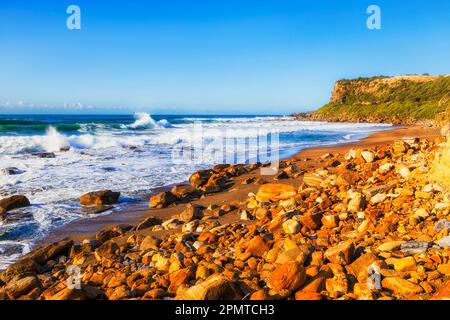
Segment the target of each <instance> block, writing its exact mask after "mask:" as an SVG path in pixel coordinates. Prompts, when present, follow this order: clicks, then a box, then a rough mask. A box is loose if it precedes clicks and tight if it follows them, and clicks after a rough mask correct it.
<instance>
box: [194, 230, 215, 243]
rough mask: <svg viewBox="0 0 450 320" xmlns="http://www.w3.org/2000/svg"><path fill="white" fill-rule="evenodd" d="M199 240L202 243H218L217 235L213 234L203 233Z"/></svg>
mask: <svg viewBox="0 0 450 320" xmlns="http://www.w3.org/2000/svg"><path fill="white" fill-rule="evenodd" d="M197 240H198V241H200V242H207V243H214V242H216V241H217V235H216V234H214V233H212V232H202V233H200V235H199V236H198V238H197Z"/></svg>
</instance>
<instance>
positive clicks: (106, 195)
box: [80, 190, 120, 206]
mask: <svg viewBox="0 0 450 320" xmlns="http://www.w3.org/2000/svg"><path fill="white" fill-rule="evenodd" d="M119 197H120V192H113V191H111V190H102V191H96V192H89V193H86V194H84V195H82V196H81V197H80V203H81V204H82V205H84V206H104V205H110V204H114V203H117V202H118V200H119Z"/></svg>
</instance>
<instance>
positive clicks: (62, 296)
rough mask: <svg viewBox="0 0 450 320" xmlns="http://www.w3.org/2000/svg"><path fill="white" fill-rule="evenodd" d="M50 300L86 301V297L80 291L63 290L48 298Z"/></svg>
mask: <svg viewBox="0 0 450 320" xmlns="http://www.w3.org/2000/svg"><path fill="white" fill-rule="evenodd" d="M50 300H86V295H85V294H84V292H83V290H81V289H69V288H65V289H63V290H61V291H59V292H58V293H56V294H55V295H53V296H52V297H50Z"/></svg>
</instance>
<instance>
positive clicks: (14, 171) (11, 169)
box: [0, 167, 25, 176]
mask: <svg viewBox="0 0 450 320" xmlns="http://www.w3.org/2000/svg"><path fill="white" fill-rule="evenodd" d="M24 172H25V171H23V170H19V169H17V168H16V167H9V168H4V169H1V170H0V173H1V174H3V175H5V176H14V175H18V174H22V173H24Z"/></svg>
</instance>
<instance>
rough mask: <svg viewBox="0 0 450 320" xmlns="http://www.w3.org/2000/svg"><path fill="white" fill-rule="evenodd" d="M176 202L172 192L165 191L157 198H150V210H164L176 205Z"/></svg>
mask: <svg viewBox="0 0 450 320" xmlns="http://www.w3.org/2000/svg"><path fill="white" fill-rule="evenodd" d="M175 200H176V197H175V195H174V194H173V193H172V192H170V191H164V192H161V193H159V194H157V195H156V196H153V197H150V202H149V206H150V208H157V209H160V208H164V207H167V206H168V205H170V204H172V203H174V202H175Z"/></svg>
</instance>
